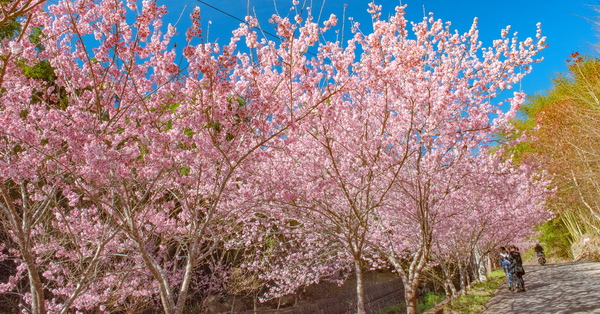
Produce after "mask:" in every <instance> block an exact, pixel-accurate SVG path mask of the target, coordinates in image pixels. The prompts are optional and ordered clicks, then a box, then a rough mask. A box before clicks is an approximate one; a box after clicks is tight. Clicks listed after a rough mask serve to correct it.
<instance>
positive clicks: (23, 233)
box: [0, 182, 46, 314]
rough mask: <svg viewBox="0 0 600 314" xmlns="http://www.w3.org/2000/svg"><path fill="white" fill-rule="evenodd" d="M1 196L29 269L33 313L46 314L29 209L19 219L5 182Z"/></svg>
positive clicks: (1, 189) (0, 190) (10, 224)
mask: <svg viewBox="0 0 600 314" xmlns="http://www.w3.org/2000/svg"><path fill="white" fill-rule="evenodd" d="M0 194H2V198H3V199H4V203H5V207H4V206H2V209H3V210H4V212H5V213H6V216H7V218H8V220H9V223H8V225H9V226H10V227H11V229H12V230H11V231H12V232H14V233H15V234H16V236H17V241H18V242H19V243H17V244H18V246H19V250H20V251H21V254H22V256H23V261H24V262H25V266H26V267H27V276H28V278H29V287H30V292H31V313H33V314H43V313H46V305H45V303H44V285H43V284H42V280H41V278H40V274H39V273H38V270H37V265H36V263H35V257H34V255H33V254H32V252H31V249H30V243H29V239H30V235H31V234H30V232H29V230H30V229H31V225H30V221H29V218H28V217H29V215H28V213H27V209H23V217H22V218H19V214H18V212H17V210H16V208H15V206H14V202H13V199H12V198H11V197H10V194H9V192H8V190H7V189H6V186H5V185H4V182H1V183H0Z"/></svg>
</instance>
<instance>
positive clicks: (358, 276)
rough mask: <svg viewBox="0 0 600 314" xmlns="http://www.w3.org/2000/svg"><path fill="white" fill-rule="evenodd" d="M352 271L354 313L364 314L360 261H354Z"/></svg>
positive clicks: (363, 289)
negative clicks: (354, 281)
mask: <svg viewBox="0 0 600 314" xmlns="http://www.w3.org/2000/svg"><path fill="white" fill-rule="evenodd" d="M354 270H355V271H356V312H357V313H358V314H366V313H367V311H366V310H365V288H364V283H363V273H362V269H361V267H360V261H358V260H354Z"/></svg>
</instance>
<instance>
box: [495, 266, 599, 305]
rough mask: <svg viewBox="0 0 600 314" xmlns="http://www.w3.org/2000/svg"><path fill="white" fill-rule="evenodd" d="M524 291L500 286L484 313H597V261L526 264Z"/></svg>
mask: <svg viewBox="0 0 600 314" xmlns="http://www.w3.org/2000/svg"><path fill="white" fill-rule="evenodd" d="M525 271H526V272H527V274H525V276H524V279H525V288H526V289H527V291H526V292H523V293H514V292H511V291H508V285H507V284H505V285H504V286H502V287H501V288H500V290H499V291H498V293H496V296H494V297H493V298H492V299H491V300H490V302H489V303H488V308H487V309H486V310H485V311H484V312H483V313H485V314H496V313H502V314H506V313H536V314H537V313H600V263H593V262H583V261H582V262H573V263H562V264H550V265H546V266H539V265H525Z"/></svg>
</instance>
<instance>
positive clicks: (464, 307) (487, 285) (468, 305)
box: [444, 270, 505, 314]
mask: <svg viewBox="0 0 600 314" xmlns="http://www.w3.org/2000/svg"><path fill="white" fill-rule="evenodd" d="M487 278H488V280H486V281H484V282H480V283H478V284H476V285H474V286H473V287H472V288H471V290H469V291H468V292H467V294H465V295H461V296H459V297H458V298H456V299H454V300H452V301H451V302H450V304H449V305H447V306H446V307H444V312H446V311H451V312H452V313H469V314H470V313H480V312H481V311H483V310H484V309H485V305H486V304H487V302H488V301H489V300H490V299H491V298H492V297H493V296H494V295H495V294H496V290H498V288H499V287H500V285H501V284H502V282H503V281H504V280H505V275H504V272H503V271H502V270H496V271H493V272H492V273H490V274H488V276H487Z"/></svg>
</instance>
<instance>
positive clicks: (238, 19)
mask: <svg viewBox="0 0 600 314" xmlns="http://www.w3.org/2000/svg"><path fill="white" fill-rule="evenodd" d="M196 1H198V2H200V3H202V4H204V5H205V6H207V7H210V8H212V9H214V10H217V11H219V12H221V13H223V14H225V15H227V16H229V17H231V18H233V19H235V20H237V21H240V22H242V23H244V24H246V25H248V22H246V21H244V20H242V19H240V18H239V17H237V16H235V15H233V14H230V13H227V12H225V11H223V10H221V9H219V8H217V7H215V6H213V5H210V4H208V3H206V2H204V1H202V0H196ZM248 26H250V25H248ZM252 28H256V29H257V30H259V31H261V32H263V33H265V34H267V35H269V36H272V37H274V38H277V39H281V38H280V37H279V36H277V35H275V34H273V33H270V32H267V31H265V30H263V29H262V28H260V27H256V26H255V27H252Z"/></svg>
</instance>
